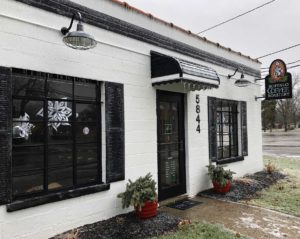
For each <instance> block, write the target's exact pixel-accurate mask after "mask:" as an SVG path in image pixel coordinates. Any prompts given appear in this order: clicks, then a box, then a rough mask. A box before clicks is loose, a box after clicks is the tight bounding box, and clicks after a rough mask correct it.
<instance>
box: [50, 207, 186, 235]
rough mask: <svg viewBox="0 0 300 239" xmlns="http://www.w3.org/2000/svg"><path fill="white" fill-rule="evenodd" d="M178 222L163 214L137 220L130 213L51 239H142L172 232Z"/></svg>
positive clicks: (173, 217) (172, 217)
mask: <svg viewBox="0 0 300 239" xmlns="http://www.w3.org/2000/svg"><path fill="white" fill-rule="evenodd" d="M180 221H181V220H180V219H179V218H177V217H175V216H172V215H169V214H167V213H164V212H158V214H157V216H156V217H153V218H149V219H145V220H139V219H138V218H136V216H135V214H134V212H130V213H127V214H122V215H118V216H116V217H113V218H110V219H108V220H103V221H99V222H96V223H93V224H88V225H85V226H82V227H78V228H76V229H73V230H71V231H68V232H65V233H62V234H59V235H57V236H55V237H53V238H51V239H144V238H149V237H154V236H159V235H162V234H164V233H166V232H170V231H174V230H176V229H177V227H178V223H179V222H180ZM75 234H76V236H74V235H75Z"/></svg>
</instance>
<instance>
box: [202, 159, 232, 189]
mask: <svg viewBox="0 0 300 239" xmlns="http://www.w3.org/2000/svg"><path fill="white" fill-rule="evenodd" d="M207 168H208V173H207V174H208V175H209V177H210V179H211V181H212V183H213V186H214V190H215V192H217V193H227V192H229V190H230V187H231V181H232V175H233V174H235V172H232V171H231V170H230V169H227V170H225V169H224V166H221V165H217V166H215V165H212V164H210V165H208V166H207Z"/></svg>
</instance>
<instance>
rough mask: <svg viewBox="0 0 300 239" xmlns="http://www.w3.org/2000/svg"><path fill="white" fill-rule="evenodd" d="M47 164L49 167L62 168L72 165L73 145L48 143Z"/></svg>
mask: <svg viewBox="0 0 300 239" xmlns="http://www.w3.org/2000/svg"><path fill="white" fill-rule="evenodd" d="M48 164H49V167H50V168H64V167H68V166H72V165H73V145H71V144H70V145H66V144H62V145H49V147H48Z"/></svg>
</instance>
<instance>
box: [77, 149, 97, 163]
mask: <svg viewBox="0 0 300 239" xmlns="http://www.w3.org/2000/svg"><path fill="white" fill-rule="evenodd" d="M76 154H77V164H89V163H93V162H97V161H98V160H97V145H96V144H79V145H76Z"/></svg>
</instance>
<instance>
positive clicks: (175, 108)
mask: <svg viewBox="0 0 300 239" xmlns="http://www.w3.org/2000/svg"><path fill="white" fill-rule="evenodd" d="M183 99H184V97H183V94H179V93H171V92H166V91H157V135H158V139H157V151H158V199H159V200H163V199H166V198H170V197H174V196H178V195H181V194H184V193H186V180H185V149H184V148H185V146H184V108H183V106H184V103H183Z"/></svg>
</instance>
